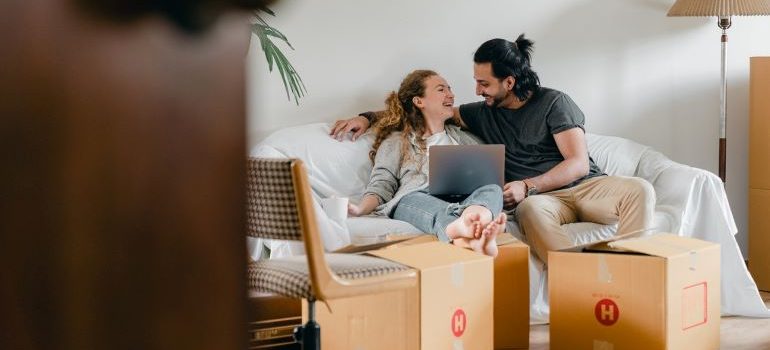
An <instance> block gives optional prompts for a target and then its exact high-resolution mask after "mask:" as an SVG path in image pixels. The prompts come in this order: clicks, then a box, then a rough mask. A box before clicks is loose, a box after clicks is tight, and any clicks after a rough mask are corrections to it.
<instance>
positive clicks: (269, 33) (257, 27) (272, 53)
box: [251, 8, 307, 105]
mask: <svg viewBox="0 0 770 350" xmlns="http://www.w3.org/2000/svg"><path fill="white" fill-rule="evenodd" d="M259 11H262V12H264V13H267V14H269V15H272V16H275V13H274V12H273V11H271V10H270V9H268V8H261V9H259V10H258V11H257V12H255V13H254V17H255V21H254V23H253V24H252V26H251V31H252V33H254V35H256V36H257V38H258V39H259V42H260V46H261V47H262V52H264V54H265V59H266V60H267V67H268V70H269V71H270V72H272V71H273V66H274V65H275V67H277V68H278V72H279V73H280V74H281V81H282V82H283V87H284V90H286V98H287V99H289V101H291V98H292V96H293V97H294V102H295V103H296V104H297V105H299V98H300V97H303V96H305V94H306V93H307V88H306V87H305V84H304V82H302V78H301V77H300V76H299V73H297V70H296V69H294V66H293V65H292V64H291V62H289V59H288V58H286V55H284V53H283V52H282V51H281V49H280V48H279V47H278V46H277V45H276V44H275V42H273V39H278V40H279V41H282V42H283V43H284V44H286V46H288V47H289V48H290V49H292V50H294V47H293V46H292V45H291V44H290V43H289V39H288V38H286V36H285V35H284V34H283V33H281V32H280V31H279V30H278V29H276V28H274V27H272V26H270V25H269V24H268V23H267V22H266V21H265V19H264V18H262V17H261V16H260V12H259Z"/></svg>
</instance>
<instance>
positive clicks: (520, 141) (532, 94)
mask: <svg viewBox="0 0 770 350" xmlns="http://www.w3.org/2000/svg"><path fill="white" fill-rule="evenodd" d="M532 45H533V42H532V41H530V40H528V39H525V38H524V35H523V34H522V35H520V36H519V37H518V38H517V39H516V41H515V42H510V41H508V40H504V39H492V40H489V41H487V42H485V43H484V44H482V45H481V46H480V47H479V48H478V50H476V53H475V54H474V57H473V60H474V66H473V75H474V79H475V80H476V95H479V96H482V97H484V101H482V102H476V103H469V104H464V105H461V106H460V107H459V108H455V109H454V113H455V115H456V116H458V117H459V119H460V120H461V121H462V124H463V125H462V126H463V127H464V128H467V129H468V130H469V131H471V132H472V133H474V134H476V135H477V136H478V137H479V138H481V139H482V140H483V141H484V142H485V143H495V144H504V145H505V181H506V184H505V186H504V188H503V191H504V192H503V201H504V204H505V206H506V207H507V208H515V212H514V217H515V218H516V220H517V221H518V223H519V227H520V228H521V230H522V232H523V233H524V234H525V235H526V236H527V240H528V241H529V243H530V245H531V246H532V248H533V249H534V250H535V252H536V253H537V254H538V256H540V258H541V259H542V260H543V261H547V252H548V251H549V250H558V249H564V248H568V247H571V246H573V245H574V243H573V241H572V239H571V238H570V237H569V236H568V235H567V233H566V231H565V230H564V229H563V228H562V227H561V225H564V224H568V223H572V222H577V221H588V222H596V223H600V224H613V223H618V229H617V233H616V235H618V236H625V235H634V234H641V233H644V232H646V231H650V230H651V229H652V224H653V223H652V221H653V209H654V205H655V194H654V191H653V189H652V186H651V185H650V184H649V183H647V182H646V181H644V180H642V179H639V178H630V177H620V176H607V175H606V174H604V173H602V171H601V170H600V169H599V167H598V166H596V164H595V163H594V162H593V160H592V159H591V158H590V156H589V154H588V148H587V146H586V141H585V131H584V127H583V124H584V122H585V117H584V115H583V112H582V111H581V110H580V108H578V106H577V105H576V104H575V103H574V102H573V101H572V99H570V97H569V96H567V95H566V94H565V93H563V92H560V91H557V90H553V89H549V88H545V87H541V86H540V80H539V78H538V76H537V74H536V73H535V72H534V71H533V70H532V68H531V65H530V58H531V54H532ZM376 117H377V113H372V112H367V113H363V114H362V115H360V116H358V117H354V118H351V119H349V120H342V121H337V123H336V124H335V125H334V127H333V128H332V131H331V135H332V136H333V137H335V138H337V139H341V138H342V137H343V136H344V135H345V134H346V133H348V132H353V139H355V138H356V137H358V136H359V135H361V134H363V132H364V131H366V129H367V128H368V127H369V124H370V119H371V120H373V119H375V118H376Z"/></svg>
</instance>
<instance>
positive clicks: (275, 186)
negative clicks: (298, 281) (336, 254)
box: [246, 157, 333, 298]
mask: <svg viewBox="0 0 770 350" xmlns="http://www.w3.org/2000/svg"><path fill="white" fill-rule="evenodd" d="M247 168H248V169H247V184H246V190H247V191H246V195H247V200H246V213H247V218H246V234H247V235H249V236H252V237H258V238H269V239H282V240H295V241H302V242H303V244H304V247H305V254H306V255H307V259H308V268H309V272H310V279H311V285H312V287H313V290H314V291H315V294H316V296H318V297H319V298H323V296H324V295H325V293H324V291H323V290H322V288H321V286H325V285H328V284H329V281H330V280H332V279H333V276H332V273H331V270H329V267H328V265H327V264H326V259H325V257H324V250H323V243H322V242H321V236H320V235H319V233H318V225H317V224H316V217H315V212H314V211H313V199H312V196H311V194H310V193H311V192H310V191H311V190H310V184H309V182H308V177H307V172H306V171H305V166H304V165H303V163H302V161H301V160H299V159H291V158H289V159H285V158H252V157H250V158H248V160H247Z"/></svg>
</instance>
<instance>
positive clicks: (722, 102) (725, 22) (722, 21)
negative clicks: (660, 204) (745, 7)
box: [717, 17, 732, 183]
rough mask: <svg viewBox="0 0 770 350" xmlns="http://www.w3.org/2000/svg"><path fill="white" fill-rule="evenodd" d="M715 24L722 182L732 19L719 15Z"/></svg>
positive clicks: (724, 171) (724, 165)
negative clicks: (719, 66)
mask: <svg viewBox="0 0 770 350" xmlns="http://www.w3.org/2000/svg"><path fill="white" fill-rule="evenodd" d="M717 25H718V26H719V28H721V29H722V88H721V91H720V92H719V178H721V179H722V183H726V182H727V177H726V176H725V175H726V174H725V173H726V170H725V168H726V166H727V160H726V158H727V103H726V102H727V66H726V60H727V57H726V55H725V52H726V49H727V28H730V26H731V25H732V21H730V17H719V18H718V19H717Z"/></svg>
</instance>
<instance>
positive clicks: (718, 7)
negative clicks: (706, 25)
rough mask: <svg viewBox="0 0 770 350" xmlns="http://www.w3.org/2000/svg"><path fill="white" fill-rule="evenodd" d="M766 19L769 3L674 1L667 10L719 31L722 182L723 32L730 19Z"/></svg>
mask: <svg viewBox="0 0 770 350" xmlns="http://www.w3.org/2000/svg"><path fill="white" fill-rule="evenodd" d="M766 15H770V0H677V1H676V2H675V3H674V5H673V6H671V9H669V10H668V15H667V16H669V17H680V16H683V17H685V16H686V17H717V26H719V28H720V29H722V89H721V90H720V94H719V108H720V110H719V177H720V178H721V179H722V182H725V181H726V177H725V166H726V163H727V161H726V157H727V153H726V152H727V132H726V122H727V121H726V114H727V113H726V110H727V105H726V104H725V101H726V98H727V96H726V94H727V70H726V66H725V59H726V58H725V49H726V48H727V28H730V25H731V24H732V19H731V17H732V16H766Z"/></svg>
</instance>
